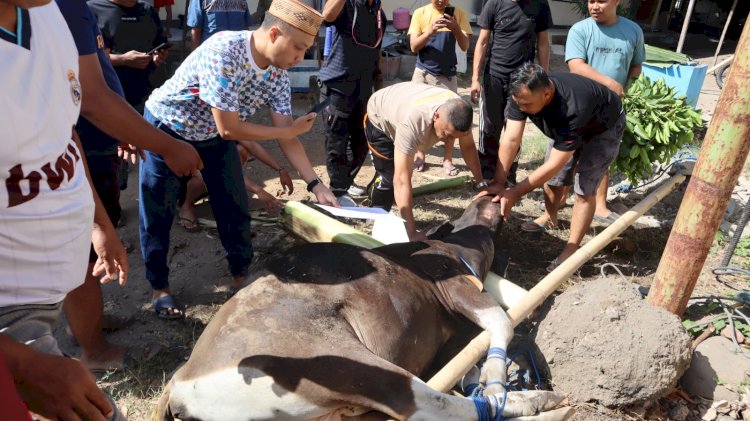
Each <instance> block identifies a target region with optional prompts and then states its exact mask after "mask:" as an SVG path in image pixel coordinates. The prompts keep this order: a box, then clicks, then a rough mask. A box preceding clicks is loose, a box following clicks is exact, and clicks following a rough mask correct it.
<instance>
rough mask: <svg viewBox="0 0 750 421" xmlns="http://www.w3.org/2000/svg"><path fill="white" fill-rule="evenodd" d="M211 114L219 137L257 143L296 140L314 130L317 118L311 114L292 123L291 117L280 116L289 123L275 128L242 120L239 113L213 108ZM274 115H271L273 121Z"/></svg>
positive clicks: (274, 126)
mask: <svg viewBox="0 0 750 421" xmlns="http://www.w3.org/2000/svg"><path fill="white" fill-rule="evenodd" d="M211 114H213V117H214V121H215V122H216V128H217V130H218V131H219V135H220V136H221V137H222V138H223V139H224V140H255V141H260V140H270V139H282V138H284V139H287V138H296V137H297V136H298V135H300V134H302V133H306V132H308V131H309V130H310V129H311V128H312V125H313V123H314V122H315V117H316V116H317V114H315V113H310V114H306V115H303V116H302V117H299V118H298V119H296V120H294V121H292V117H291V116H282V115H281V114H278V116H280V117H288V122H287V119H284V121H283V124H276V122H274V125H273V126H266V125H263V124H256V123H250V122H248V121H242V120H240V113H239V112H238V111H223V110H220V109H218V108H213V107H212V108H211ZM274 114H275V113H272V114H271V116H272V120H273V115H274Z"/></svg>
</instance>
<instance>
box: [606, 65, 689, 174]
mask: <svg viewBox="0 0 750 421" xmlns="http://www.w3.org/2000/svg"><path fill="white" fill-rule="evenodd" d="M676 94H677V90H676V89H675V88H674V87H670V86H667V84H666V83H665V82H664V79H659V80H658V81H656V82H653V81H651V80H650V79H649V78H648V77H646V76H643V75H641V76H640V77H639V78H638V79H636V80H634V81H633V82H632V83H631V84H630V86H629V87H628V90H627V92H626V93H625V98H624V99H623V106H624V107H625V110H626V111H627V122H626V127H625V133H624V134H623V137H622V143H621V144H620V153H619V154H618V156H617V158H616V159H615V168H616V169H617V170H619V171H621V172H622V173H623V174H625V176H626V177H628V180H630V182H631V183H633V184H637V183H638V181H639V180H641V179H643V178H646V177H647V176H648V175H649V174H651V172H652V171H653V163H657V162H668V161H669V160H670V159H671V158H672V157H673V156H674V155H675V153H677V151H679V150H680V149H681V148H682V147H683V146H685V145H687V144H690V143H693V131H694V130H695V128H696V127H699V126H701V125H703V119H702V118H701V114H700V111H696V110H693V108H692V107H691V106H690V105H689V104H688V103H687V102H686V101H685V96H684V95H681V96H676Z"/></svg>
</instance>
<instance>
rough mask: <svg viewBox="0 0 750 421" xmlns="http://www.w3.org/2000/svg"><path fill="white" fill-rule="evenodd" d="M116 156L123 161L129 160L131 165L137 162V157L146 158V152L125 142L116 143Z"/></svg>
mask: <svg viewBox="0 0 750 421" xmlns="http://www.w3.org/2000/svg"><path fill="white" fill-rule="evenodd" d="M117 156H119V157H120V158H122V160H123V161H130V162H131V163H132V164H133V165H135V164H137V163H138V158H140V159H141V160H145V159H146V154H145V153H144V152H143V151H142V150H141V149H138V148H137V147H135V146H133V145H129V144H127V143H120V144H119V145H117Z"/></svg>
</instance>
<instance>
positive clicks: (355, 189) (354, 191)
mask: <svg viewBox="0 0 750 421" xmlns="http://www.w3.org/2000/svg"><path fill="white" fill-rule="evenodd" d="M346 192H347V193H349V195H351V196H364V195H366V194H367V190H366V189H365V188H364V187H360V186H358V185H356V184H352V185H351V187H349V190H347V191H346Z"/></svg>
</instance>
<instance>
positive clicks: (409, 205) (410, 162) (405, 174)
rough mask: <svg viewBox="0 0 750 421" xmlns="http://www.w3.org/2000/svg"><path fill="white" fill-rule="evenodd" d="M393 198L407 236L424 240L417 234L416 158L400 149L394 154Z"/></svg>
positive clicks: (410, 238) (411, 238)
mask: <svg viewBox="0 0 750 421" xmlns="http://www.w3.org/2000/svg"><path fill="white" fill-rule="evenodd" d="M393 166H394V173H393V198H394V199H395V201H396V208H397V209H398V212H399V214H400V215H401V218H403V219H404V221H405V224H406V234H407V235H409V240H411V241H415V240H420V239H424V238H422V237H424V234H422V235H421V236H420V235H419V234H420V233H418V232H417V226H416V223H415V222H414V211H413V207H414V199H413V197H412V187H411V176H412V173H413V171H414V156H413V155H407V154H405V153H403V152H401V151H400V150H398V149H395V150H394V153H393Z"/></svg>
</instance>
